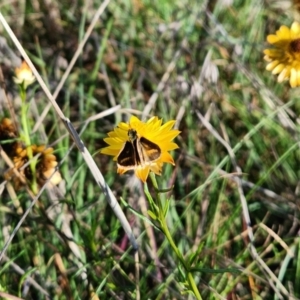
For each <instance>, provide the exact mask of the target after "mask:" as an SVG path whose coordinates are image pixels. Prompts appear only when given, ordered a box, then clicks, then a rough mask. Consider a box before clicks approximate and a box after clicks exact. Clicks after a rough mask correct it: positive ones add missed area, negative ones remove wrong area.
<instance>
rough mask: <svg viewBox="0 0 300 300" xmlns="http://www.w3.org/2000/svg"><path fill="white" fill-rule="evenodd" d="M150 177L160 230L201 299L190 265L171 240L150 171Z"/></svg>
mask: <svg viewBox="0 0 300 300" xmlns="http://www.w3.org/2000/svg"><path fill="white" fill-rule="evenodd" d="M150 178H151V180H152V183H153V186H154V188H155V191H156V204H157V206H158V209H159V211H158V216H157V220H158V222H159V223H160V227H161V230H162V232H163V233H164V234H165V236H166V238H167V240H168V242H169V244H170V246H171V247H172V249H173V251H174V252H175V254H176V256H177V258H178V259H179V261H180V262H181V264H182V266H183V267H184V269H185V271H186V275H187V276H186V280H187V282H188V284H189V287H190V289H191V291H193V293H194V295H195V297H196V298H197V299H198V300H201V299H202V297H201V295H200V292H199V290H198V288H197V285H196V283H195V280H194V277H193V274H192V273H191V272H190V266H189V264H188V263H187V262H186V261H185V260H184V257H183V255H182V253H181V252H180V250H179V249H178V247H177V246H176V244H175V242H174V240H173V237H172V235H171V233H170V231H169V228H168V224H167V221H166V218H165V215H164V209H163V206H162V200H161V197H160V193H159V191H158V186H157V182H156V178H155V175H154V174H153V173H152V172H151V173H150Z"/></svg>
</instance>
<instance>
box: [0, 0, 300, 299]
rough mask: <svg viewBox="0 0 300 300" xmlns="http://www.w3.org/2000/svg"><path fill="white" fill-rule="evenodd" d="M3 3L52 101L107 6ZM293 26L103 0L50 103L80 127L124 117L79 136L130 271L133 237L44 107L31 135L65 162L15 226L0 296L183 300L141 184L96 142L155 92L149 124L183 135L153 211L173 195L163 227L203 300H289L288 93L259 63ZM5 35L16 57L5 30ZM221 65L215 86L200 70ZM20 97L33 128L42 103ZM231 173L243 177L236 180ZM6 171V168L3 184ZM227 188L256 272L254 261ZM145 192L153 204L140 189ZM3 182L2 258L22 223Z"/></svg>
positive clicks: (178, 270)
mask: <svg viewBox="0 0 300 300" xmlns="http://www.w3.org/2000/svg"><path fill="white" fill-rule="evenodd" d="M12 3H13V2H10V1H6V2H5V3H4V4H0V9H1V12H2V14H3V15H4V17H5V18H6V20H7V21H8V23H9V24H10V26H11V27H12V29H13V31H14V32H15V34H16V35H17V37H18V39H19V41H20V42H21V44H22V46H23V47H24V49H25V50H26V52H27V53H28V55H29V56H30V58H31V59H32V61H33V63H34V64H35V66H36V67H37V69H38V71H39V73H40V74H41V76H42V77H43V79H44V80H45V82H46V83H47V84H48V87H49V89H50V91H51V92H54V90H55V88H56V86H57V85H58V83H59V81H60V79H61V77H62V75H63V73H64V71H65V69H66V66H67V65H68V63H69V62H70V61H71V59H72V57H73V55H74V53H75V51H76V49H77V46H78V44H79V43H80V41H81V40H82V38H83V36H84V34H85V32H86V30H87V28H88V26H89V24H90V23H91V20H92V18H93V16H94V14H95V12H96V10H97V9H98V7H99V6H100V5H101V3H102V2H101V1H99V0H95V1H90V3H89V4H87V3H86V2H84V1H77V2H72V1H60V2H59V1H51V4H50V6H47V5H46V4H43V1H41V2H34V1H31V2H25V4H23V2H14V3H15V4H14V5H12ZM208 10H210V11H208ZM208 12H209V13H208ZM51 16H54V17H53V18H52V17H51ZM292 22H293V19H292V17H291V15H284V12H283V11H282V10H280V9H279V8H275V7H273V6H272V5H271V3H267V4H266V6H262V5H261V1H234V3H233V4H232V5H231V6H228V7H227V6H226V5H224V4H223V3H222V1H210V5H209V7H207V8H206V6H205V3H204V1H195V0H192V1H187V0H184V1H166V0H164V1H146V0H135V1H128V0H127V1H119V0H116V1H111V2H110V4H109V5H108V7H107V8H106V9H105V11H104V13H103V14H102V16H101V18H100V19H99V21H98V22H97V24H96V26H95V27H94V29H93V32H92V35H91V37H90V38H89V39H88V41H87V43H86V45H85V47H84V50H83V52H82V54H81V55H80V57H79V59H78V60H77V62H76V64H75V66H74V67H73V68H72V71H71V73H70V75H69V77H68V78H67V81H66V83H65V84H64V86H63V88H62V90H61V92H60V93H59V95H58V97H57V103H58V105H59V106H60V108H61V109H62V110H63V112H64V114H65V116H66V117H67V118H70V120H71V121H72V123H73V124H74V125H75V126H76V128H77V129H78V131H80V130H81V129H82V128H83V125H84V121H85V120H87V119H88V118H90V117H91V116H95V115H96V114H98V113H99V112H103V111H105V110H106V109H109V108H110V107H112V106H114V105H117V104H120V105H121V107H122V109H121V110H118V111H117V112H116V113H115V114H112V115H109V116H107V117H105V118H98V119H96V120H94V121H92V122H90V123H89V125H88V126H87V128H86V129H85V130H84V132H83V134H82V135H81V139H82V140H83V142H84V143H85V146H86V147H87V148H88V149H89V151H90V152H91V153H92V154H93V158H94V159H95V161H96V163H97V165H98V166H99V169H100V170H101V172H102V173H103V174H104V177H105V179H106V182H107V184H108V185H109V186H110V187H111V189H112V191H113V192H114V194H115V195H116V197H117V199H118V200H119V201H120V204H121V205H122V207H123V209H124V212H125V214H126V216H127V218H128V220H129V222H130V224H131V226H132V228H133V231H134V234H135V236H136V238H137V240H138V243H139V251H138V253H139V271H140V274H139V276H138V275H137V274H136V270H137V269H136V264H135V258H134V254H133V253H132V251H131V245H130V242H129V241H128V239H127V236H126V234H125V232H124V230H123V228H122V227H121V225H120V222H119V221H118V219H117V218H116V217H115V215H114V214H113V211H112V209H111V208H110V206H109V205H107V202H106V199H105V197H104V194H103V192H102V191H101V189H100V188H99V187H98V186H97V184H96V183H95V180H94V179H93V176H92V175H91V173H90V171H89V169H88V167H87V166H86V164H85V162H84V160H83V158H82V156H81V154H80V152H79V151H78V150H77V149H73V150H72V151H71V152H70V153H68V154H67V151H68V149H69V148H70V147H71V145H72V142H73V141H72V140H71V139H70V137H69V136H68V134H67V131H66V130H65V128H64V127H63V124H62V122H61V120H60V118H59V117H58V116H57V115H56V113H55V111H54V109H53V108H51V109H50V111H49V113H48V114H47V116H46V118H45V119H44V120H43V122H42V123H41V125H40V126H39V128H38V131H37V132H35V133H32V136H31V140H32V141H33V143H37V144H47V145H51V144H52V143H55V145H54V146H53V147H54V148H55V154H56V155H57V157H58V160H59V161H61V160H62V159H64V158H65V160H64V161H63V163H62V165H61V166H60V172H61V174H62V177H63V179H64V184H62V185H60V186H59V187H57V188H55V189H53V190H51V191H49V190H47V191H44V192H43V194H42V195H41V196H40V198H39V200H38V202H37V203H36V205H35V206H34V207H33V209H32V210H31V211H30V213H29V215H28V216H27V217H26V219H25V220H24V222H23V223H22V225H21V227H20V228H19V229H18V230H17V233H16V236H15V237H14V239H13V240H12V242H11V243H10V245H9V247H8V249H7V251H6V253H5V256H4V259H3V260H2V262H1V269H0V291H2V292H5V293H7V294H11V295H14V296H18V297H20V298H23V299H138V298H139V293H140V299H193V298H194V297H193V296H192V295H191V294H190V295H188V294H187V293H186V290H185V287H186V286H185V281H186V277H185V276H186V273H185V270H184V268H183V266H182V264H180V262H179V260H178V257H177V256H176V254H175V252H174V251H173V250H172V248H171V247H170V244H169V242H168V241H167V239H166V237H165V235H164V234H163V233H162V231H160V230H159V229H158V228H157V227H156V226H153V223H155V222H154V221H153V220H151V219H150V218H149V216H148V214H147V209H149V203H148V199H147V197H146V196H145V193H144V190H143V186H142V184H141V183H140V182H139V181H138V180H136V179H134V177H133V174H131V173H126V174H124V175H118V174H117V173H116V163H115V162H113V161H112V159H111V157H107V156H104V155H102V154H100V153H99V149H101V148H102V147H104V146H105V143H104V141H103V138H105V137H106V134H107V132H109V131H111V130H112V129H113V128H114V127H115V126H116V125H117V124H118V123H119V122H120V121H127V120H128V117H129V116H130V115H131V114H136V115H137V116H138V117H141V115H142V112H143V110H144V109H145V107H146V106H147V104H148V103H149V100H150V99H151V96H153V94H154V93H155V92H157V89H158V87H161V89H160V90H159V91H158V95H157V100H156V102H155V103H154V105H153V107H152V109H151V110H150V115H149V116H148V117H150V116H158V117H159V118H162V119H163V121H164V122H166V121H168V120H171V119H176V120H177V121H178V123H177V125H178V128H179V130H180V131H181V134H180V136H178V138H176V142H177V144H178V145H179V147H180V148H179V149H178V150H176V151H174V152H173V153H172V155H173V157H174V160H175V162H176V166H175V167H172V166H169V165H167V166H166V165H165V166H164V169H163V174H162V176H161V177H157V178H156V179H157V180H158V184H159V188H161V189H166V188H170V187H172V189H171V190H170V191H168V192H167V193H163V194H161V201H162V203H163V204H165V203H166V202H167V201H168V199H169V200H170V203H169V205H170V207H169V211H168V214H167V223H168V226H169V229H170V232H171V235H172V237H173V240H174V241H175V244H176V246H177V248H178V249H179V250H180V252H181V253H182V254H183V257H184V259H185V260H186V261H189V262H190V263H191V267H192V275H193V278H194V280H195V282H196V285H197V287H198V289H199V291H200V294H201V296H202V299H300V264H299V261H300V259H299V237H298V235H299V234H298V232H299V229H300V228H299V221H300V220H299V219H300V214H299V199H300V198H299V197H300V192H299V182H300V152H299V140H300V127H299V124H300V122H299V114H300V104H299V103H300V102H299V91H298V90H299V88H297V89H291V88H290V87H289V85H288V83H283V84H279V83H277V82H276V77H275V76H273V75H271V74H270V73H269V72H267V71H266V70H265V65H266V63H265V62H264V61H263V53H262V51H263V49H264V48H265V47H266V46H267V44H266V35H267V34H270V33H274V32H275V30H277V29H278V28H279V26H280V25H282V24H286V25H287V26H290V25H291V23H292ZM0 35H1V36H4V37H5V38H6V40H7V44H8V47H9V48H10V49H12V50H13V51H14V52H15V53H16V54H18V53H17V50H16V48H15V46H14V44H13V42H12V41H11V39H10V37H9V36H8V35H7V33H6V31H5V30H4V28H3V27H2V25H0ZM208 53H209V55H211V56H210V62H209V64H208V67H207V69H206V70H205V69H204V67H203V65H204V62H205V59H206V58H207V56H208ZM176 55H177V56H176ZM0 58H1V56H0ZM9 61H10V59H8V61H7V60H6V61H3V63H2V64H1V69H2V72H3V74H4V78H3V80H1V81H3V82H4V85H3V86H2V88H3V87H4V89H3V90H2V92H3V95H4V93H5V95H6V96H7V98H8V100H9V102H10V104H11V105H12V107H13V111H14V113H15V115H16V119H17V120H18V121H20V119H21V109H20V101H19V100H18V99H19V92H18V88H17V86H16V85H15V84H14V82H13V80H12V77H13V72H14V68H13V67H12V66H11V64H10V63H9ZM172 63H174V67H173V68H172V69H171V71H170V72H169V71H168V68H169V67H170V65H171V64H172ZM216 68H217V70H218V76H217V80H213V79H212V77H210V76H209V70H216ZM166 73H168V75H169V77H168V80H166V81H165V82H164V84H163V85H161V84H160V83H161V81H162V78H163V76H164V75H165V74H166ZM2 98H3V97H2ZM27 100H28V102H30V107H29V110H28V120H29V123H30V127H31V128H33V127H34V125H35V123H36V120H37V119H38V117H39V116H40V115H41V114H42V112H43V110H44V108H45V107H46V105H47V104H48V100H47V98H46V96H45V94H44V93H43V92H42V90H41V88H40V87H39V85H38V83H37V82H36V83H35V84H34V85H33V86H31V87H30V88H29V91H28V93H27ZM2 107H4V108H3V109H2V110H1V112H0V117H1V118H2V117H4V116H10V112H9V110H8V108H7V104H6V103H5V102H4V101H3V104H2ZM181 112H184V113H183V114H180V113H181ZM199 113H201V114H202V115H203V116H205V117H206V120H207V121H208V122H209V123H210V124H211V126H212V128H213V129H214V131H215V133H216V134H218V136H219V138H217V137H216V135H214V134H213V130H212V129H209V128H208V127H207V126H205V125H204V124H203V122H202V121H201V120H200V117H199ZM284 118H285V119H284ZM287 120H288V122H287ZM19 125H20V126H21V124H20V122H19ZM220 138H222V139H223V143H221V142H220ZM224 141H225V142H226V143H227V147H225V146H224ZM228 149H229V150H230V149H231V150H232V153H234V158H233V157H230V155H229V154H230V153H229V152H228ZM235 163H236V164H237V166H238V167H240V168H241V172H242V174H240V175H238V176H237V169H236V165H235ZM8 169H9V167H8V165H7V164H6V163H5V162H4V160H1V170H2V174H3V175H4V172H5V171H6V170H8ZM237 178H240V179H242V182H241V185H242V190H243V193H244V196H245V199H246V203H247V207H248V210H249V213H250V218H251V223H252V228H253V232H254V244H253V245H254V246H255V248H256V250H257V252H258V254H259V256H260V258H261V261H259V260H257V259H256V258H254V257H253V256H252V255H251V251H250V245H251V243H250V241H249V238H248V235H247V226H246V223H245V210H243V207H242V195H241V192H240V191H239V189H238V184H237ZM3 180H4V178H3ZM148 186H149V190H150V194H151V195H152V197H155V191H154V189H153V186H152V184H151V182H150V181H149V182H148ZM3 187H4V189H3V191H1V195H0V199H1V203H0V214H1V218H0V220H1V221H0V222H1V226H0V228H1V230H0V248H1V249H2V248H3V247H4V245H5V242H6V241H7V239H8V236H9V234H11V233H12V231H13V229H14V228H15V226H16V225H17V224H18V222H19V220H20V218H21V215H20V214H19V213H18V207H16V206H15V205H14V203H15V202H14V201H13V200H14V199H12V196H11V194H9V193H8V189H9V187H8V184H5V185H3ZM16 195H17V197H18V200H19V201H20V205H21V207H22V210H23V212H24V211H26V209H28V207H29V205H30V203H31V202H32V198H31V197H30V195H29V193H28V191H27V190H26V189H25V188H23V189H19V190H16ZM121 198H122V199H124V201H125V203H126V204H124V203H123V202H122V201H121ZM148 219H150V222H148V221H147V220H148ZM152 222H153V223H152ZM155 225H157V224H155ZM288 249H289V250H290V251H292V253H293V255H294V257H289V255H288V251H287V250H288ZM266 266H267V268H268V269H269V270H270V271H271V272H272V273H273V275H274V277H273V278H272V277H271V275H270V274H269V273H266V271H265V269H266ZM274 278H277V281H276V280H275V279H274ZM30 280H31V281H30ZM279 281H280V282H281V283H282V286H283V288H282V287H280V283H279ZM271 283H272V284H271ZM137 286H138V288H137ZM275 290H276V291H277V293H276V292H275ZM285 291H286V292H287V293H288V295H287V294H286V292H285ZM46 294H47V295H48V296H46ZM47 297H48V298H47ZM93 297H94V298H93ZM97 297H98V298H97ZM292 297H294V298H292ZM7 299H9V298H8V297H7Z"/></svg>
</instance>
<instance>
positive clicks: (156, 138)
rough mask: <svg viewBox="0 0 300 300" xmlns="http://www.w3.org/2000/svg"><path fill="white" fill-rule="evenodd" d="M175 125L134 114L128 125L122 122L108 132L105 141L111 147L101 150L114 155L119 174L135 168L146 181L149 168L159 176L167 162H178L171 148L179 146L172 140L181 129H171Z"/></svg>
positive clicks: (170, 122)
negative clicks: (144, 118) (141, 117)
mask: <svg viewBox="0 0 300 300" xmlns="http://www.w3.org/2000/svg"><path fill="white" fill-rule="evenodd" d="M174 124H175V121H173V120H172V121H168V122H167V123H165V124H164V125H162V120H160V119H158V118H157V117H153V118H151V119H150V120H148V121H147V122H146V123H144V122H142V121H140V120H139V119H138V118H137V117H135V116H132V117H131V118H130V120H129V123H128V124H127V123H123V122H121V123H119V125H118V127H116V128H115V129H114V131H111V132H109V133H108V136H109V137H108V138H105V139H104V141H105V142H106V143H107V144H108V145H109V146H108V147H106V148H103V149H102V150H101V153H103V154H107V155H112V156H114V158H113V160H115V161H117V166H118V170H117V172H118V173H119V174H123V173H125V172H127V171H128V170H134V171H135V175H136V176H137V177H138V178H140V179H141V180H142V181H143V182H146V180H147V177H148V175H149V172H150V171H152V172H154V173H155V174H157V175H160V174H161V170H162V166H163V164H164V163H170V164H172V165H175V163H174V160H173V158H172V156H171V155H170V153H169V151H171V150H174V149H177V148H178V145H177V144H176V143H174V142H172V141H173V139H174V138H175V137H176V136H177V135H178V134H179V133H180V131H179V130H175V129H172V127H173V126H174Z"/></svg>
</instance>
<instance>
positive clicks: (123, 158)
mask: <svg viewBox="0 0 300 300" xmlns="http://www.w3.org/2000/svg"><path fill="white" fill-rule="evenodd" d="M160 156H161V150H160V148H159V146H158V145H156V144H155V143H153V142H151V141H149V140H148V139H146V138H144V137H140V138H139V137H138V135H137V132H136V130H134V129H129V130H128V141H126V143H125V144H124V147H123V148H122V149H121V151H120V153H119V155H118V158H117V163H118V166H120V167H122V168H124V169H126V170H131V169H135V168H136V167H138V166H139V165H140V166H145V165H147V164H148V165H149V164H151V163H152V162H154V161H156V160H158V159H159V158H160Z"/></svg>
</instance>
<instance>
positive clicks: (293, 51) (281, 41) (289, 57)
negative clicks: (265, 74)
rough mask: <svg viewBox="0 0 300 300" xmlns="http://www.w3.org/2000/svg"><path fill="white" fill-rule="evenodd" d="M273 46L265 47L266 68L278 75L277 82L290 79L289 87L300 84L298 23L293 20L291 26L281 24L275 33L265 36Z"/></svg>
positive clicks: (299, 26)
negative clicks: (270, 47)
mask: <svg viewBox="0 0 300 300" xmlns="http://www.w3.org/2000/svg"><path fill="white" fill-rule="evenodd" d="M267 41H268V43H269V44H272V45H273V46H274V48H272V49H265V50H264V54H265V57H264V59H265V60H266V61H268V62H269V63H268V65H267V67H266V69H267V70H268V71H272V74H279V75H278V82H282V81H284V80H285V79H289V80H290V85H291V87H297V86H299V85H300V24H299V23H298V22H294V23H293V24H292V26H291V28H288V27H287V26H284V25H283V26H281V27H280V28H279V30H277V31H276V34H270V35H268V36H267Z"/></svg>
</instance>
